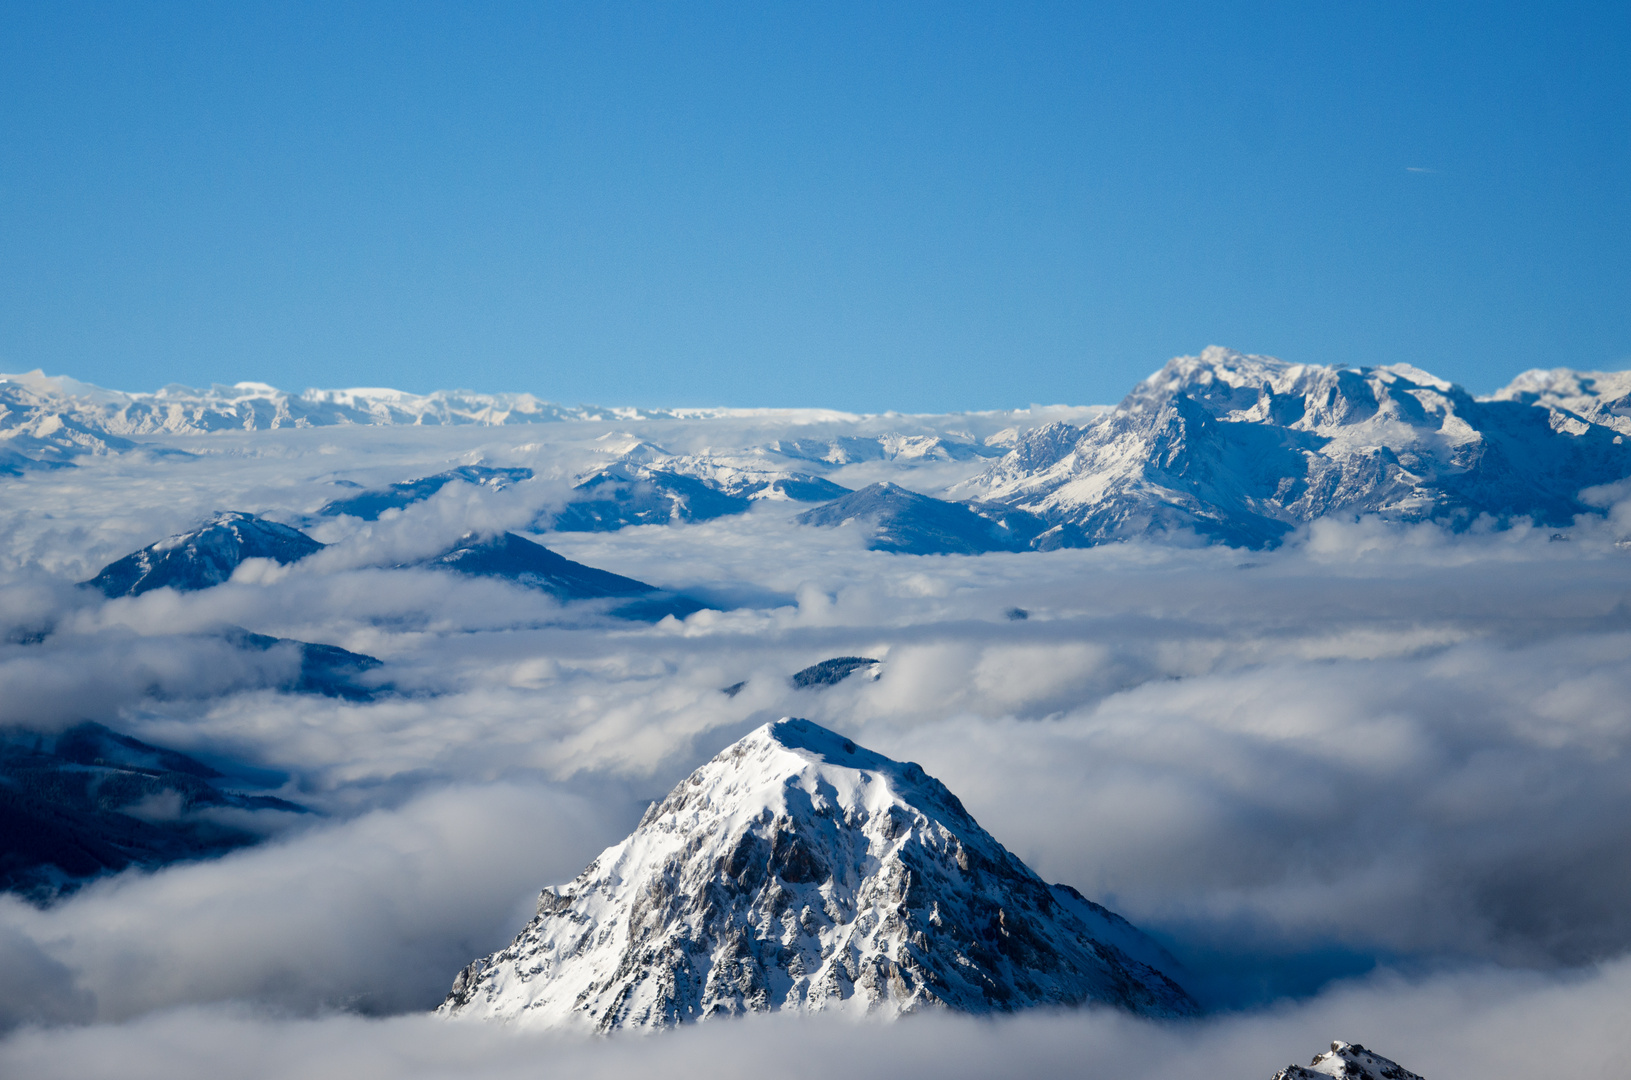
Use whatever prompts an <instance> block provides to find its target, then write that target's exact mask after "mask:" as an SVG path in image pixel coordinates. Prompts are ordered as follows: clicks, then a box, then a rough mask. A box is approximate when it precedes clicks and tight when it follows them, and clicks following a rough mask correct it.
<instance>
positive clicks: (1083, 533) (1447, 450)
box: [956, 349, 1631, 548]
mask: <svg viewBox="0 0 1631 1080" xmlns="http://www.w3.org/2000/svg"><path fill="white" fill-rule="evenodd" d="M1532 374H1533V373H1532ZM1582 378H1583V377H1580V376H1579V375H1578V373H1572V372H1571V373H1549V381H1548V382H1547V385H1546V386H1545V387H1540V386H1539V383H1540V381H1541V380H1539V379H1538V376H1537V377H1536V378H1532V379H1531V380H1530V382H1533V383H1535V384H1536V385H1535V386H1532V387H1530V388H1529V389H1528V390H1527V391H1523V390H1521V388H1520V389H1514V388H1513V387H1509V388H1508V390H1507V391H1503V392H1502V394H1500V395H1497V396H1496V397H1495V398H1492V399H1486V400H1479V399H1475V398H1474V397H1473V396H1472V395H1470V394H1468V393H1467V392H1466V391H1465V390H1463V389H1461V388H1460V387H1458V386H1455V385H1453V384H1451V383H1448V382H1445V381H1444V380H1442V379H1438V378H1435V377H1434V376H1432V375H1429V374H1427V373H1426V372H1424V371H1420V370H1417V369H1415V368H1412V367H1409V366H1407V365H1395V366H1392V367H1380V368H1360V369H1351V368H1333V367H1323V366H1318V365H1306V364H1287V363H1283V362H1281V361H1279V360H1275V359H1273V358H1270V357H1263V356H1243V355H1241V354H1239V353H1234V352H1230V351H1228V350H1226V349H1207V350H1206V351H1205V352H1203V353H1202V354H1201V355H1200V356H1187V357H1179V358H1178V359H1176V360H1173V361H1171V362H1169V363H1168V364H1167V365H1166V366H1165V367H1163V368H1162V369H1161V370H1160V371H1159V372H1157V373H1156V374H1154V375H1152V376H1151V377H1150V378H1148V379H1146V380H1144V381H1143V382H1142V383H1140V384H1139V385H1138V386H1137V387H1135V388H1134V389H1133V392H1132V393H1131V394H1129V395H1128V396H1127V398H1126V399H1125V400H1124V401H1122V403H1121V404H1120V405H1118V406H1117V407H1116V408H1115V409H1114V410H1112V411H1111V412H1109V413H1107V414H1106V415H1104V416H1103V417H1102V418H1100V419H1099V420H1097V421H1096V422H1094V423H1093V424H1091V425H1089V426H1087V427H1085V428H1082V427H1075V426H1073V425H1070V424H1065V423H1055V424H1050V425H1048V426H1046V427H1043V428H1040V429H1038V430H1035V431H1032V432H1030V433H1029V434H1027V435H1025V436H1022V437H1021V438H1020V439H1019V440H1018V441H1017V442H1016V444H1015V446H1014V449H1013V450H1012V451H1010V452H1009V454H1008V455H1007V456H1006V457H1004V458H1003V459H1002V460H1000V461H998V462H996V463H994V464H993V465H992V467H991V468H990V469H989V470H988V471H987V472H986V473H985V474H984V475H982V476H980V477H978V478H976V479H975V480H973V481H970V482H969V483H967V484H965V485H962V486H961V487H960V488H958V489H956V490H957V492H958V493H959V494H961V495H963V496H965V497H971V498H974V499H978V500H983V501H987V502H997V503H1003V504H1006V505H1008V506H1011V507H1014V508H1016V509H1021V510H1025V511H1029V512H1031V513H1034V514H1037V515H1038V516H1040V517H1042V518H1044V519H1046V521H1047V522H1048V523H1049V525H1051V526H1052V528H1051V530H1050V531H1049V532H1048V533H1045V534H1043V536H1042V537H1041V538H1039V540H1038V542H1037V545H1036V546H1038V547H1042V548H1047V547H1059V546H1081V545H1087V544H1096V543H1103V542H1106V541H1112V540H1118V539H1125V538H1131V537H1136V536H1145V535H1160V534H1163V533H1173V532H1177V531H1180V530H1192V531H1193V532H1194V533H1195V534H1198V535H1199V536H1200V537H1202V538H1203V539H1206V540H1212V541H1222V542H1224V543H1229V544H1235V545H1241V546H1248V547H1262V546H1265V545H1270V544H1273V543H1275V542H1276V541H1278V540H1279V539H1280V538H1281V537H1282V536H1284V535H1285V534H1286V533H1288V532H1290V531H1291V530H1292V529H1293V528H1295V527H1296V526H1298V525H1300V524H1302V523H1304V522H1308V521H1312V520H1314V519H1315V518H1319V517H1323V516H1325V515H1328V514H1367V513H1375V514H1381V515H1383V516H1385V517H1390V518H1393V519H1396V520H1403V521H1421V520H1435V521H1442V522H1446V523H1449V524H1452V525H1456V524H1464V523H1466V522H1468V521H1470V520H1472V519H1473V518H1475V517H1477V516H1478V515H1480V514H1490V515H1493V516H1496V517H1514V516H1529V517H1531V518H1533V519H1534V520H1535V521H1537V522H1539V523H1542V524H1545V525H1553V526H1562V525H1568V524H1570V523H1571V521H1572V519H1573V517H1574V515H1575V514H1579V513H1587V512H1591V511H1592V508H1591V507H1589V506H1587V505H1586V504H1585V503H1583V502H1581V501H1580V499H1579V498H1578V494H1579V492H1580V491H1581V489H1583V488H1586V487H1590V486H1593V485H1596V484H1603V483H1608V482H1612V481H1615V480H1619V479H1621V478H1623V477H1625V476H1627V475H1631V444H1628V443H1627V442H1625V440H1623V439H1621V438H1620V435H1619V432H1618V431H1617V430H1616V429H1615V427H1614V426H1611V425H1610V421H1611V420H1612V422H1613V424H1620V423H1622V422H1623V421H1622V418H1620V417H1619V415H1618V414H1617V413H1615V412H1614V410H1615V409H1617V408H1620V407H1621V405H1623V400H1622V398H1623V395H1621V396H1619V397H1612V400H1609V399H1607V398H1605V399H1602V400H1599V399H1598V398H1597V397H1595V396H1594V394H1595V393H1596V391H1595V387H1596V385H1597V384H1596V383H1595V382H1592V383H1591V384H1590V385H1585V384H1584V383H1583V382H1582ZM1605 378H1606V377H1605ZM1588 381H1589V380H1588ZM1516 386H1517V384H1516V383H1515V384H1514V387H1516ZM1607 389H1613V390H1616V391H1617V390H1618V389H1621V387H1620V386H1619V384H1618V383H1616V384H1615V386H1614V387H1608V388H1607ZM1543 399H1544V400H1543ZM1536 405H1541V406H1543V407H1535V406H1536ZM1571 409H1572V410H1574V411H1570V410H1571Z"/></svg>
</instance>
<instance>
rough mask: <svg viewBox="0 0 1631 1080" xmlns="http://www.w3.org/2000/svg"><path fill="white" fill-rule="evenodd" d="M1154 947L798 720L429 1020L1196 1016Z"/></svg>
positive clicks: (758, 746)
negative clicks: (1080, 1012) (934, 1011)
mask: <svg viewBox="0 0 1631 1080" xmlns="http://www.w3.org/2000/svg"><path fill="white" fill-rule="evenodd" d="M1173 966H1174V964H1173V961H1172V960H1171V958H1170V957H1169V956H1167V955H1166V954H1165V953H1164V952H1163V951H1162V950H1161V949H1160V947H1159V946H1157V945H1155V944H1154V943H1153V942H1152V941H1150V940H1149V939H1148V938H1146V937H1145V936H1144V935H1143V934H1141V933H1139V931H1138V930H1136V929H1135V928H1134V927H1133V926H1132V925H1131V924H1129V923H1128V922H1127V921H1126V920H1124V919H1122V918H1121V917H1120V916H1117V915H1115V914H1114V913H1112V912H1110V911H1108V910H1106V909H1105V908H1102V907H1100V906H1098V905H1097V904H1094V903H1091V902H1090V901H1088V900H1086V899H1084V898H1083V897H1082V896H1081V895H1080V894H1079V893H1077V892H1076V891H1075V890H1073V889H1070V888H1068V887H1066V886H1061V885H1054V886H1049V885H1047V884H1046V883H1044V882H1043V881H1042V879H1040V878H1039V877H1037V876H1036V874H1035V873H1033V872H1032V871H1031V870H1030V869H1029V868H1028V867H1026V866H1025V864H1024V863H1022V862H1020V861H1019V859H1017V858H1015V857H1014V856H1013V855H1012V854H1010V853H1009V852H1008V851H1007V850H1006V849H1004V848H1003V846H1002V845H1001V844H999V843H998V842H997V841H996V840H994V839H993V838H992V837H991V836H990V835H989V834H987V833H986V832H985V830H983V829H981V828H980V826H979V825H978V824H977V823H976V822H975V821H974V819H973V818H971V817H970V816H969V815H968V813H967V812H966V811H965V810H964V809H963V807H962V804H961V803H959V802H958V801H957V798H956V797H955V796H954V795H952V794H951V792H949V791H947V790H946V788H945V787H944V786H943V785H942V784H940V783H939V782H938V781H936V780H935V779H933V778H932V777H930V776H928V775H926V774H925V773H924V772H923V770H922V769H921V768H919V767H918V766H917V765H915V764H912V763H905V764H902V763H900V762H896V761H891V760H890V759H888V758H885V757H883V756H881V755H879V754H875V753H873V752H871V751H869V750H865V749H863V748H861V747H858V746H856V745H855V744H854V743H853V742H850V741H849V740H847V739H845V738H844V737H842V736H840V735H837V734H835V733H833V732H831V731H828V730H827V729H825V728H822V727H820V726H818V725H816V724H813V723H810V722H809V721H807V720H794V719H787V720H781V721H778V722H776V723H773V724H767V725H765V726H764V727H761V728H759V729H758V730H756V731H754V732H752V733H751V734H749V735H747V736H746V737H744V738H743V739H741V740H740V741H738V742H737V743H735V744H734V745H732V746H730V747H729V748H727V749H726V750H725V751H723V752H722V753H720V754H719V756H718V757H716V758H714V759H713V760H712V761H710V762H708V763H707V764H706V765H704V766H702V768H700V769H698V770H697V771H696V772H695V773H693V774H692V775H691V776H690V777H689V778H688V779H686V780H685V781H683V782H682V783H681V784H680V785H679V786H678V787H676V788H675V789H674V790H673V791H672V792H670V793H669V795H668V797H667V798H665V799H664V800H663V801H662V802H661V803H658V804H655V805H653V806H652V807H651V809H649V810H648V811H647V812H646V815H645V817H644V818H642V819H641V821H640V824H639V827H638V828H637V829H636V830H635V831H634V832H633V833H632V834H631V835H630V836H629V837H628V838H627V839H626V840H624V841H623V842H622V843H620V844H618V845H616V846H614V847H611V848H608V849H607V850H606V851H605V852H603V853H602V854H601V856H600V857H599V858H598V859H596V860H595V861H594V862H593V863H592V864H590V866H589V867H588V869H586V870H585V871H584V872H583V873H582V874H580V875H579V876H578V877H577V879H576V880H574V881H572V882H571V883H569V884H567V885H562V886H556V887H554V888H550V889H546V890H544V892H543V894H542V895H541V896H540V897H539V901H538V914H537V916H536V917H535V918H534V919H533V920H532V922H530V923H529V924H528V925H527V927H526V928H525V929H524V930H523V931H522V932H521V935H520V936H519V937H517V938H516V939H515V941H514V943H512V944H511V945H510V946H509V947H508V948H506V949H503V950H501V951H500V952H497V953H495V954H493V955H492V956H488V957H485V958H482V959H479V960H477V961H475V962H474V963H472V964H471V965H469V966H468V967H467V968H465V969H464V970H463V971H462V972H460V973H459V976H458V978H457V980H456V981H455V982H454V984H453V990H452V992H451V993H450V994H449V995H448V997H447V1000H446V1001H445V1002H444V1003H443V1005H442V1007H441V1009H440V1010H439V1011H440V1013H441V1014H442V1015H444V1016H468V1017H483V1018H489V1019H501V1020H514V1021H517V1022H522V1023H527V1024H535V1025H541V1026H551V1025H573V1026H583V1027H587V1028H592V1029H595V1030H599V1031H608V1030H611V1029H613V1028H622V1027H636V1028H652V1027H667V1026H672V1025H676V1024H681V1023H685V1022H688V1021H693V1020H701V1019H706V1018H709V1017H714V1016H728V1015H734V1014H740V1013H749V1012H768V1011H776V1010H811V1011H829V1010H839V1011H845V1012H857V1013H865V1012H872V1013H882V1014H885V1015H900V1014H903V1013H909V1012H913V1011H916V1010H919V1009H925V1008H950V1009H955V1010H959V1011H966V1012H998V1011H1011V1010H1015V1009H1022V1008H1026V1007H1028V1006H1036V1005H1078V1004H1083V1003H1089V1002H1093V1003H1103V1004H1107V1005H1114V1006H1118V1007H1121V1008H1125V1009H1129V1010H1132V1011H1134V1012H1139V1013H1143V1014H1147V1015H1157V1016H1172V1015H1184V1014H1189V1013H1192V1012H1193V1011H1195V1005H1194V1003H1193V1001H1191V999H1190V998H1189V996H1188V995H1187V994H1186V993H1185V992H1184V990H1183V989H1182V988H1180V987H1179V986H1178V984H1177V983H1175V982H1174V981H1173V980H1172V979H1171V978H1169V977H1168V976H1167V975H1165V974H1163V973H1162V971H1161V970H1159V967H1168V968H1171V967H1173Z"/></svg>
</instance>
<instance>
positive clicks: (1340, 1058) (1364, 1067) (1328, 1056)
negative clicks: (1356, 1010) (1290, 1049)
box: [1273, 1040, 1424, 1080]
mask: <svg viewBox="0 0 1631 1080" xmlns="http://www.w3.org/2000/svg"><path fill="white" fill-rule="evenodd" d="M1326 1076H1339V1077H1344V1078H1345V1080H1424V1078H1423V1077H1421V1076H1418V1075H1417V1074H1416V1073H1413V1072H1411V1071H1410V1070H1409V1069H1407V1068H1405V1067H1404V1066H1403V1065H1400V1064H1399V1063H1398V1062H1396V1061H1389V1060H1388V1059H1387V1058H1385V1057H1383V1056H1382V1055H1381V1054H1378V1053H1376V1052H1375V1051H1372V1050H1366V1049H1365V1048H1364V1047H1363V1046H1360V1045H1359V1044H1358V1043H1345V1042H1342V1041H1340V1040H1339V1041H1337V1042H1333V1043H1332V1044H1331V1049H1330V1050H1328V1051H1326V1052H1325V1053H1323V1054H1316V1055H1315V1057H1314V1060H1313V1061H1311V1062H1309V1063H1308V1064H1307V1065H1306V1066H1304V1065H1288V1066H1286V1067H1285V1068H1283V1069H1281V1070H1280V1071H1279V1072H1277V1073H1275V1074H1274V1077H1273V1080H1320V1078H1321V1077H1326Z"/></svg>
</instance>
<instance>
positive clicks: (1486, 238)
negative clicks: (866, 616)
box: [0, 2, 1631, 411]
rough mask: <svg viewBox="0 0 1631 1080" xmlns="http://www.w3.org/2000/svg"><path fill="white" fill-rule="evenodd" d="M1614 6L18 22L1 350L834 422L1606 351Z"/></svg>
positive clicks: (333, 13)
mask: <svg viewBox="0 0 1631 1080" xmlns="http://www.w3.org/2000/svg"><path fill="white" fill-rule="evenodd" d="M1628 47H1631V6H1628V5H1623V4H1614V5H1610V4H1601V5H1567V4H1546V5H1541V4H1533V5H1524V6H1514V5H1503V4H1491V3H1481V4H1464V5H1460V4H1387V3H1306V4H1292V3H1269V4H1185V3H1171V4H1162V3H1151V2H1141V3H1133V4H1114V3H1107V4H1070V5H1047V4H1032V5H1026V4H1007V3H1005V4H988V5H954V4H939V3H937V4H918V5H887V6H886V5H875V4H857V5H846V4H842V3H833V4H823V5H794V4H745V5H740V6H736V5H726V4H686V3H670V4H657V5H643V4H634V3H618V4H605V5H586V4H541V3H536V4H520V5H505V4H485V5H478V4H410V3H391V4H343V3H339V4H336V3H327V4H310V5H302V4H278V5H255V4H234V5H224V4H199V5H189V4H180V3H170V4H122V5H106V6H104V5H94V4H66V3H65V4H38V3H29V4H14V3H4V4H3V11H0V370H22V369H28V368H34V367H43V368H45V369H46V370H47V371H50V372H53V373H66V374H72V375H74V376H76V377H78V378H82V379H87V380H89V381H92V382H97V383H101V384H104V385H110V386H116V387H120V388H125V389H151V388H155V387H157V386H160V385H163V384H165V383H169V382H183V383H189V384H194V385H198V384H207V383H209V382H212V381H219V382H233V381H237V380H240V379H254V380H262V381H266V382H271V383H274V384H277V385H280V386H284V387H288V388H300V387H304V386H309V385H318V386H341V385H390V386H399V387H402V388H405V389H411V390H428V389H433V388H436V387H441V386H462V387H468V388H472V389H478V390H501V389H510V390H521V389H524V390H530V391H533V392H534V393H537V394H540V395H542V396H544V397H547V398H551V399H555V400H561V401H568V402H580V401H590V402H603V403H613V404H693V405H694V404H728V405H823V406H832V407H839V408H848V409H859V410H881V409H900V410H908V411H928V410H943V409H972V408H1002V407H1011V406H1022V405H1025V404H1029V403H1031V402H1071V403H1088V402H1106V401H1114V400H1116V399H1118V398H1120V396H1121V395H1122V394H1123V393H1125V392H1126V390H1127V389H1128V387H1129V386H1130V385H1131V384H1132V382H1134V381H1135V380H1136V379H1138V378H1140V377H1142V376H1143V375H1145V374H1147V373H1148V372H1150V371H1151V370H1153V369H1154V368H1156V367H1157V366H1159V364H1160V363H1161V362H1162V361H1163V360H1165V359H1166V358H1167V357H1169V356H1171V355H1175V354H1178V353H1184V352H1194V351H1196V350H1198V349H1200V348H1201V347H1203V346H1205V345H1207V344H1213V343H1216V344H1224V345H1230V346H1233V347H1235V348H1239V349H1243V350H1249V351H1256V352H1267V353H1272V354H1274V355H1278V356H1281V357H1284V358H1286V359H1288V360H1297V361H1308V362H1318V363H1347V364H1374V363H1393V362H1401V361H1403V362H1409V363H1413V364H1417V365H1419V366H1422V367H1425V368H1428V369H1430V370H1433V371H1435V372H1438V373H1440V374H1442V375H1445V376H1447V377H1450V378H1454V379H1457V380H1459V381H1461V382H1463V383H1465V384H1466V385H1468V386H1469V387H1470V388H1471V389H1474V390H1476V391H1487V390H1490V389H1493V388H1494V387H1495V386H1498V385H1500V384H1502V383H1504V382H1505V381H1507V380H1508V379H1509V378H1510V377H1511V376H1512V375H1514V374H1516V373H1517V372H1518V371H1520V370H1523V369H1524V368H1528V367H1534V366H1558V365H1568V366H1574V367H1587V368H1591V367H1626V366H1631V75H1628V72H1627V68H1628V66H1631V65H1627V64H1626V56H1627V55H1628V52H1631V49H1628Z"/></svg>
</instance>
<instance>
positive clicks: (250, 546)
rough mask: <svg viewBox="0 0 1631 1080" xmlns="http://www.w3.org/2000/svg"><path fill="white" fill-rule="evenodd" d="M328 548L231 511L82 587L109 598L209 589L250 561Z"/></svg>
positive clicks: (288, 559) (287, 559)
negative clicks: (159, 591) (165, 590)
mask: <svg viewBox="0 0 1631 1080" xmlns="http://www.w3.org/2000/svg"><path fill="white" fill-rule="evenodd" d="M322 546H323V545H322V544H319V543H318V542H317V541H316V540H313V539H312V538H311V537H309V536H307V535H306V534H305V533H303V532H301V531H300V530H299V529H292V528H290V527H289V526H287V525H279V524H278V523H277V522H275V521H266V520H265V519H263V518H258V517H256V516H255V515H254V514H242V513H237V512H229V513H224V514H217V515H216V516H215V517H214V518H212V519H211V520H209V521H208V522H206V523H205V524H203V525H202V526H200V527H199V528H197V529H194V530H193V531H192V532H185V533H181V534H180V535H178V536H172V537H169V538H168V539H165V540H160V541H159V542H158V543H156V544H152V545H150V546H148V547H144V548H142V549H141V550H140V551H137V552H133V553H132V554H129V555H126V556H125V557H124V558H122V559H120V560H119V561H117V562H112V563H109V564H108V565H107V566H104V567H103V568H102V571H101V572H100V573H99V574H97V575H96V576H95V577H94V578H92V579H91V580H89V581H87V582H83V584H85V585H88V586H90V587H92V588H94V589H100V590H101V591H102V592H103V593H105V594H106V595H108V596H139V595H140V594H142V593H144V592H148V591H149V590H152V589H161V588H166V587H168V588H171V589H176V590H178V591H181V592H187V591H191V590H196V589H207V588H209V587H211V586H212V585H219V584H221V583H222V582H224V581H226V580H227V579H228V578H230V577H232V572H233V571H234V570H236V569H237V568H238V565H239V564H240V563H242V562H243V561H244V560H245V559H274V560H276V561H277V562H280V563H292V562H297V561H299V560H300V559H304V558H305V557H306V556H307V555H310V554H311V553H312V552H314V551H317V550H318V549H319V548H321V547H322Z"/></svg>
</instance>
